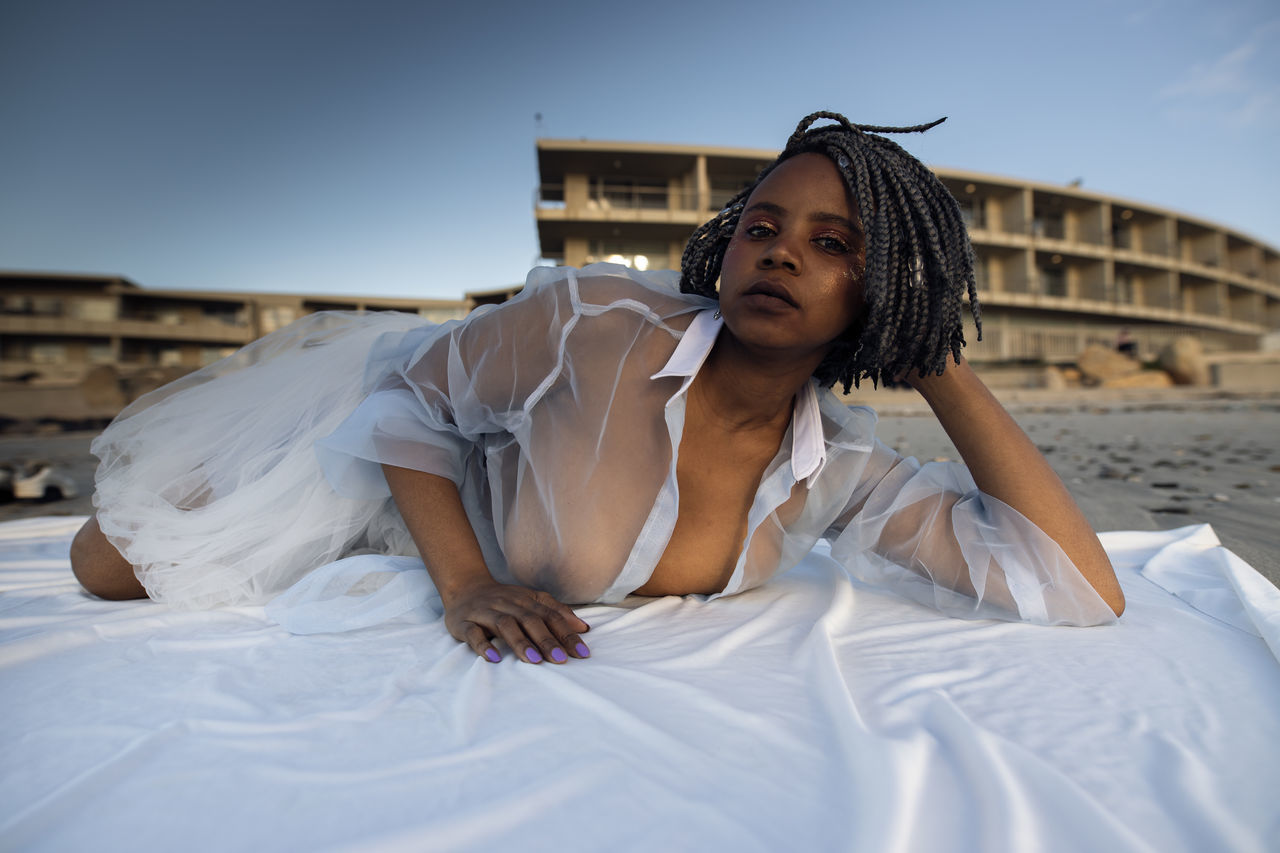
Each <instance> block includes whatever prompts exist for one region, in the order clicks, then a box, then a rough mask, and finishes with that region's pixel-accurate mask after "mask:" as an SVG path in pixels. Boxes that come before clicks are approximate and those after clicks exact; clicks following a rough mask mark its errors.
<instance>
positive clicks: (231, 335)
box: [0, 272, 473, 382]
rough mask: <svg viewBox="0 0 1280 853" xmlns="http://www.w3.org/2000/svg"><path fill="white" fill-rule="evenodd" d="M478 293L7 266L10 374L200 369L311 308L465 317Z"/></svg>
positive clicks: (1, 301)
mask: <svg viewBox="0 0 1280 853" xmlns="http://www.w3.org/2000/svg"><path fill="white" fill-rule="evenodd" d="M472 307H473V303H472V302H471V301H470V300H468V299H456V300H450V299H384V298H378V297H367V296H330V295H324V296H317V295H302V294H288V293H225V292H221V291H219V292H212V291H211V292H198V291H190V290H151V289H149V288H142V287H139V286H138V285H137V284H134V283H133V282H131V281H129V280H128V279H124V278H119V277H113V276H91V275H55V274H45V273H20V272H5V273H0V378H10V379H11V378H15V377H24V376H26V377H39V379H40V380H41V381H53V382H58V381H75V380H77V379H78V378H79V377H80V376H82V375H83V374H84V373H85V372H86V371H87V370H88V369H89V368H91V367H93V366H95V365H99V364H111V365H115V366H117V367H119V368H122V369H123V370H125V371H128V370H130V369H142V368H152V367H166V368H169V367H171V368H183V369H193V368H197V367H201V366H203V365H205V364H209V363H210V362H213V361H216V360H218V359H219V358H222V357H223V356H225V355H229V354H230V353H232V352H234V351H235V350H236V349H237V348H238V347H241V346H243V345H245V344H247V343H249V342H250V341H253V340H255V339H256V338H259V337H261V336H262V335H265V334H267V333H269V332H272V331H274V330H276V329H278V328H280V327H281V326H285V325H287V324H289V323H291V322H293V321H294V320H296V319H297V318H298V317H301V316H302V315H304V314H310V313H313V312H316V311H325V310H348V311H350V310H357V311H359V310H365V311H405V312H409V313H412V314H419V315H421V316H423V317H425V318H427V319H429V320H431V321H433V322H443V321H445V320H449V319H453V318H455V317H462V316H465V315H466V313H467V312H468V311H470V310H471V308H472Z"/></svg>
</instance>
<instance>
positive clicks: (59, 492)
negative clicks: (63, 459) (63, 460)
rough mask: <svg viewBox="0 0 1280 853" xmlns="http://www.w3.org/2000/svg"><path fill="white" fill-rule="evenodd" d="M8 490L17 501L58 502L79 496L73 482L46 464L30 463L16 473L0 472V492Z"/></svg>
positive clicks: (78, 491)
mask: <svg viewBox="0 0 1280 853" xmlns="http://www.w3.org/2000/svg"><path fill="white" fill-rule="evenodd" d="M6 480H7V481H8V482H7V483H6V482H5V481H6ZM10 490H12V492H13V496H14V497H15V498H16V499H18V500H36V501H60V500H65V499H67V498H74V497H77V496H78V495H79V494H80V490H79V489H78V488H76V484H75V481H74V480H72V479H71V478H70V477H69V476H67V474H65V473H64V472H62V471H59V470H58V469H57V468H56V467H54V466H53V465H51V464H49V463H48V462H30V463H28V464H27V465H26V466H24V467H23V469H22V470H21V471H18V472H10V471H8V470H0V492H6V493H7V492H8V491H10Z"/></svg>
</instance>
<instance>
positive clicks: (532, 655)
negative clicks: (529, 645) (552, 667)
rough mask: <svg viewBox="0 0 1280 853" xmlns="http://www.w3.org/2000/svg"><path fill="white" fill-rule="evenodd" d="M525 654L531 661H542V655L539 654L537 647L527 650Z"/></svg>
mask: <svg viewBox="0 0 1280 853" xmlns="http://www.w3.org/2000/svg"><path fill="white" fill-rule="evenodd" d="M524 656H525V659H526V660H528V661H529V663H542V655H540V654H538V650H537V649H528V650H526V651H525V653H524Z"/></svg>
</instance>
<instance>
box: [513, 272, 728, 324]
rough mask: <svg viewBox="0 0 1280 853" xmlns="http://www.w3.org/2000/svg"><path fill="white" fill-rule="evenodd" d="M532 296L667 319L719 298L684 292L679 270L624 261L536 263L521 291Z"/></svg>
mask: <svg viewBox="0 0 1280 853" xmlns="http://www.w3.org/2000/svg"><path fill="white" fill-rule="evenodd" d="M525 294H528V298H538V296H539V295H541V296H543V297H544V298H545V297H547V296H551V295H552V294H554V295H555V297H558V298H560V299H568V300H569V301H570V302H571V303H572V305H573V308H574V311H575V313H584V314H600V313H602V312H604V311H607V310H610V309H622V310H631V311H638V312H640V313H645V314H653V315H656V317H658V318H661V319H663V320H666V319H668V318H672V317H675V316H678V315H681V314H693V313H696V312H698V311H702V310H705V309H707V308H713V307H715V300H712V299H707V298H706V297H703V296H695V295H693V294H690V293H681V292H680V273H679V271H677V270H652V271H647V270H637V269H633V268H631V267H626V266H622V265H620V264H607V263H598V264H590V265H588V266H585V267H583V268H582V269H575V268H573V267H535V268H534V269H533V270H531V271H530V272H529V275H528V277H527V278H526V279H525V287H524V290H523V291H522V292H521V295H522V296H524V295H525Z"/></svg>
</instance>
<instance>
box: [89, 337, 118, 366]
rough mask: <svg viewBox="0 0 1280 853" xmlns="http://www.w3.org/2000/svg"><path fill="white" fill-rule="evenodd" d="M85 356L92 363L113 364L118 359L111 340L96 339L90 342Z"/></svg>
mask: <svg viewBox="0 0 1280 853" xmlns="http://www.w3.org/2000/svg"><path fill="white" fill-rule="evenodd" d="M85 356H86V357H87V358H88V359H89V363H90V364H111V363H112V362H114V361H115V360H116V358H115V353H113V352H112V351H111V343H110V342H109V341H96V342H94V343H91V344H89V345H88V346H87V347H85Z"/></svg>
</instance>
